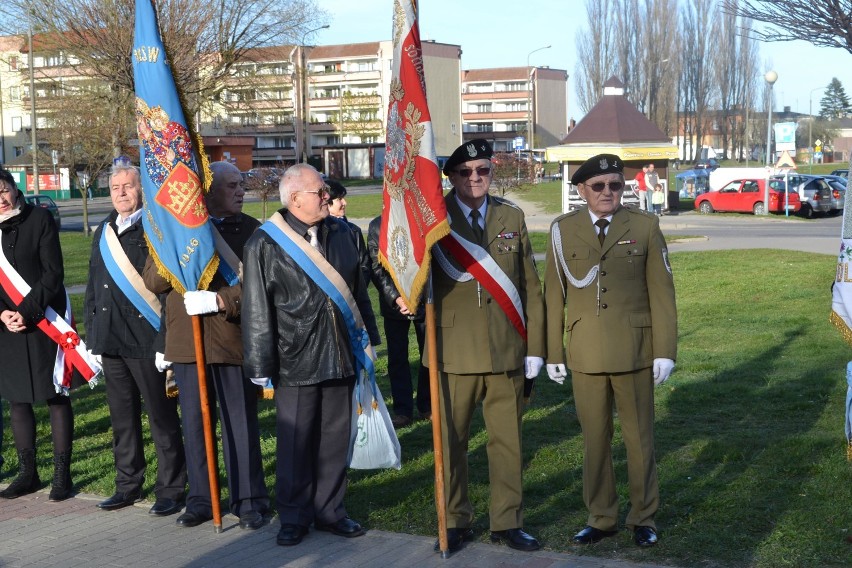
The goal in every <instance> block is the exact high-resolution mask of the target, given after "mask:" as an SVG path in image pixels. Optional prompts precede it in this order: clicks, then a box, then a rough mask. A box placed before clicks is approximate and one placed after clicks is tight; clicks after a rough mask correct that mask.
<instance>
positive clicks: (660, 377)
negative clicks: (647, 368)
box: [654, 358, 675, 387]
mask: <svg viewBox="0 0 852 568" xmlns="http://www.w3.org/2000/svg"><path fill="white" fill-rule="evenodd" d="M674 366H675V362H674V361H672V360H671V359H663V358H660V359H654V386H655V387H656V386H660V385H661V384H663V383H664V382H666V381H667V380H669V375H671V374H672V371H674Z"/></svg>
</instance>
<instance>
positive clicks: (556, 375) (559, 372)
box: [547, 363, 568, 385]
mask: <svg viewBox="0 0 852 568" xmlns="http://www.w3.org/2000/svg"><path fill="white" fill-rule="evenodd" d="M547 376H548V377H550V380H551V381H553V382H556V383H559V384H560V385H561V384H562V383H564V382H565V377H567V376H568V371H566V370H565V365H564V364H563V363H548V364H547Z"/></svg>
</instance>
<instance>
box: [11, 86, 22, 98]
mask: <svg viewBox="0 0 852 568" xmlns="http://www.w3.org/2000/svg"><path fill="white" fill-rule="evenodd" d="M9 99H10V100H13V101H19V100H21V88H20V87H18V86H15V87H9Z"/></svg>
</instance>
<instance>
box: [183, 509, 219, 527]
mask: <svg viewBox="0 0 852 568" xmlns="http://www.w3.org/2000/svg"><path fill="white" fill-rule="evenodd" d="M212 518H213V516H212V515H202V514H199V513H191V512H189V511H187V512H186V513H184V514H183V515H181V516H180V517H178V518H177V521H175V524H176V525H177V526H179V527H181V528H184V529H191V528H192V527H197V526H198V525H200V524H201V523H206V522H207V521H209V520H211V519H212Z"/></svg>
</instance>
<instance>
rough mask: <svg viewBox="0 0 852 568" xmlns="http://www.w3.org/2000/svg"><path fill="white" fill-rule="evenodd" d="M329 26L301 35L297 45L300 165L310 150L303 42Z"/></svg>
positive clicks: (305, 57)
mask: <svg viewBox="0 0 852 568" xmlns="http://www.w3.org/2000/svg"><path fill="white" fill-rule="evenodd" d="M329 27H330V26H329V25H328V24H326V25H324V26H319V27H318V28H313V29H310V30H308V31H306V32H305V33H303V34H302V41H301V43H300V44H299V65H300V67H301V69H300V72H299V77H300V85H299V87H300V89H299V90H300V91H301V95H302V108H301V109H300V112H299V118H300V119H301V121H302V129H301V130H302V143H301V144H300V146H301V147H302V148H301V149H302V160H301V161H302V163H307V161H308V151H309V149H310V138H309V136H308V69H307V65H308V62H307V54H306V53H305V48H306V47H307V46H306V45H305V40H306V39H307V37H308V36H309V35H311V34H312V33H314V32H318V31H319V30H327V29H328V28H329Z"/></svg>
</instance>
